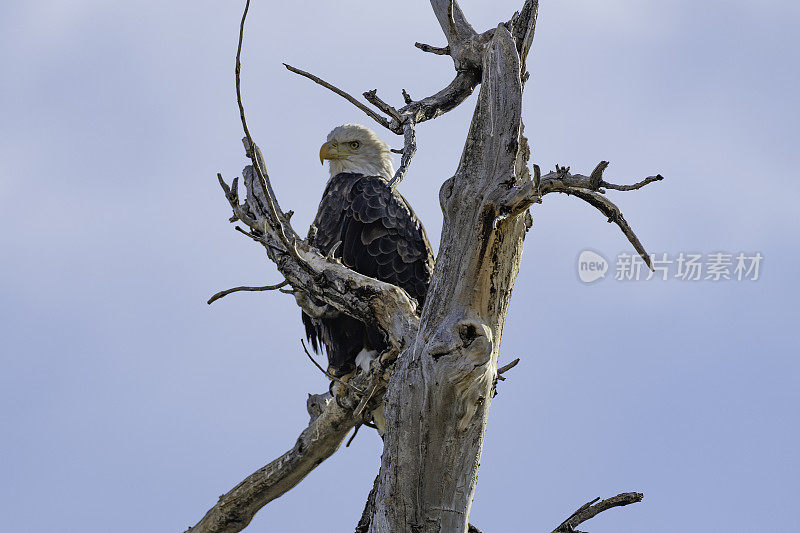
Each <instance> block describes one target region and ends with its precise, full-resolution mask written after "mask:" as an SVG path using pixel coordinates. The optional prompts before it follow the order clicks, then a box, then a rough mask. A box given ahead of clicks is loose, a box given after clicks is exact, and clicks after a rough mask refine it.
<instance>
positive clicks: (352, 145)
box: [350, 141, 361, 150]
mask: <svg viewBox="0 0 800 533" xmlns="http://www.w3.org/2000/svg"><path fill="white" fill-rule="evenodd" d="M359 146H361V143H360V142H358V141H353V142H351V143H350V148H352V149H353V150H358V147H359Z"/></svg>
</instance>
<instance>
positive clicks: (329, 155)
mask: <svg viewBox="0 0 800 533" xmlns="http://www.w3.org/2000/svg"><path fill="white" fill-rule="evenodd" d="M339 157H341V156H340V154H339V150H338V147H337V145H336V144H335V143H333V142H332V141H328V142H326V143H325V144H323V145H322V147H321V148H320V149H319V162H320V163H321V164H323V165H324V164H325V160H326V159H339Z"/></svg>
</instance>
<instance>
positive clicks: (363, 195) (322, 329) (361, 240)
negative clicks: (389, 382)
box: [302, 124, 433, 377]
mask: <svg viewBox="0 0 800 533" xmlns="http://www.w3.org/2000/svg"><path fill="white" fill-rule="evenodd" d="M319 159H320V162H321V163H322V164H323V165H324V164H325V161H326V160H327V161H330V179H329V180H328V184H327V186H326V187H325V192H324V193H323V195H322V200H321V201H320V204H319V209H318V211H317V216H316V218H315V219H314V222H313V224H312V225H311V228H310V229H309V232H308V243H309V244H311V245H312V246H315V247H316V248H317V249H318V250H319V251H320V252H322V253H323V254H326V255H328V254H330V252H331V250H333V256H334V257H336V258H338V259H339V260H341V261H342V263H343V264H344V265H345V266H347V267H349V268H351V269H353V270H355V271H356V272H359V273H361V274H364V275H366V276H370V277H373V278H376V279H379V280H381V281H385V282H387V283H391V284H393V285H398V286H399V287H401V288H403V289H404V290H405V291H406V292H407V293H408V294H409V296H411V297H412V298H415V299H416V300H417V303H418V304H419V305H418V307H417V308H418V310H420V309H422V305H423V304H424V303H425V294H426V293H427V291H428V284H429V282H430V279H431V273H432V272H433V251H432V250H431V245H430V243H429V242H428V237H427V235H426V234H425V228H424V227H423V226H422V223H421V222H420V221H419V219H418V218H417V216H416V215H415V214H414V211H413V210H412V209H411V206H410V205H409V204H408V202H407V201H406V199H405V198H403V197H402V196H401V195H400V193H398V192H397V191H395V190H393V189H392V188H391V187H389V183H388V181H389V180H390V179H391V178H392V177H393V176H394V168H393V167H392V158H391V151H390V149H389V146H388V145H387V144H386V143H385V142H383V141H382V140H381V139H380V138H378V136H377V135H375V133H374V132H372V131H371V130H370V129H368V128H365V127H364V126H360V125H357V124H345V125H343V126H339V127H337V128H335V129H334V130H333V131H331V132H330V133H329V134H328V139H327V142H325V144H323V145H322V148H320V151H319ZM302 317H303V324H304V325H305V329H306V336H307V337H308V340H309V341H311V346H312V348H313V349H314V351H315V352H317V353H319V352H320V350H321V348H322V347H324V348H325V351H326V353H327V356H328V372H329V373H330V374H332V375H334V376H337V377H343V376H349V375H350V374H351V373H353V372H354V371H355V369H356V367H360V368H362V369H364V370H367V369H368V368H369V364H370V362H371V360H372V359H374V358H375V357H376V356H377V355H379V354H380V353H381V352H383V351H384V350H385V349H386V348H387V346H386V342H385V340H384V338H383V335H382V333H381V332H380V331H379V330H378V329H376V328H374V327H370V326H368V325H366V324H364V323H363V322H361V321H359V320H357V319H355V318H353V317H350V316H348V315H345V314H342V313H334V314H333V315H331V314H330V313H326V314H325V316H324V317H321V318H314V317H311V316H309V315H308V314H306V313H305V312H303V314H302Z"/></svg>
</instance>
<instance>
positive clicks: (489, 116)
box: [369, 25, 530, 533]
mask: <svg viewBox="0 0 800 533" xmlns="http://www.w3.org/2000/svg"><path fill="white" fill-rule="evenodd" d="M482 70H483V78H482V82H481V90H480V95H479V97H478V104H477V107H476V109H475V114H474V116H473V120H472V124H471V127H470V131H469V134H468V137H467V141H466V144H465V147H464V152H463V155H462V157H461V163H460V164H459V167H458V170H457V171H456V174H455V176H454V177H453V178H450V179H449V180H447V182H445V184H444V186H443V187H442V190H441V193H440V198H441V201H442V211H443V213H444V224H443V228H444V229H443V234H442V238H441V246H440V248H439V253H438V255H437V260H436V267H435V271H434V276H433V282H432V284H431V287H430V289H429V293H428V300H427V302H428V304H427V305H426V307H425V308H424V309H423V314H422V319H421V326H420V333H419V334H418V336H417V342H416V344H415V345H414V346H413V348H409V349H408V350H406V351H405V352H404V353H403V354H402V355H401V356H400V358H399V359H398V362H397V364H396V366H395V369H394V372H393V373H392V376H391V378H390V380H389V387H388V390H387V393H386V396H385V397H384V404H385V412H386V422H387V432H386V437H385V442H384V451H383V455H382V460H381V471H380V480H379V483H378V488H377V493H376V494H377V495H376V498H375V502H376V503H375V512H374V514H373V517H372V521H371V524H370V529H369V531H370V532H373V533H379V532H380V533H384V532H385V533H388V532H395V531H419V532H426V531H430V532H434V531H436V532H463V531H466V529H467V527H468V517H469V509H470V506H471V504H472V497H473V493H474V490H475V483H476V480H477V471H478V464H479V462H480V454H481V448H482V444H483V435H484V431H485V429H486V421H487V416H488V412H489V405H490V403H491V387H492V384H493V383H494V381H495V379H496V377H497V354H498V349H499V346H500V338H501V336H502V331H503V325H504V322H505V318H506V312H507V310H508V304H509V301H510V298H511V288H512V287H513V284H514V279H515V278H516V275H517V271H518V268H519V262H520V259H521V253H522V243H523V240H524V236H525V231H526V228H525V222H524V219H523V218H522V217H515V218H513V219H507V220H505V221H503V222H502V223H501V224H500V225H499V226H498V227H495V224H494V221H495V219H496V218H497V216H498V215H499V211H498V209H499V206H498V204H497V199H498V198H500V197H501V196H502V195H503V194H504V193H505V191H506V190H507V189H508V187H509V186H512V185H514V184H516V183H517V182H518V181H519V180H520V179H530V177H529V176H527V175H526V174H525V173H523V175H522V176H517V175H516V172H515V167H516V166H517V158H518V155H519V153H520V149H519V148H520V144H521V142H524V141H522V140H521V110H522V81H521V79H520V60H519V55H518V52H517V48H516V41H515V40H514V38H513V37H512V35H511V33H510V32H509V31H508V30H507V29H506V28H505V27H504V26H502V25H501V26H499V27H498V28H497V29H496V30H495V32H494V35H493V38H492V41H491V42H490V44H489V46H488V47H487V49H486V52H485V54H484V60H483V69H482Z"/></svg>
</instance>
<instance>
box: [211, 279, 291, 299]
mask: <svg viewBox="0 0 800 533" xmlns="http://www.w3.org/2000/svg"><path fill="white" fill-rule="evenodd" d="M288 284H289V282H288V281H286V280H283V281H281V282H280V283H278V284H277V285H264V286H263V287H234V288H232V289H227V290H224V291H219V292H218V293H216V294H215V295H214V296H212V297H211V298H209V299H208V302H206V303H207V304H208V305H211V304H213V303H214V302H216V301H217V300H219V299H220V298H224V297H226V296H227V295H229V294H233V293H234V292H242V291H246V292H258V291H274V290H277V289H280V288H281V287H285V286H287V285H288Z"/></svg>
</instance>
